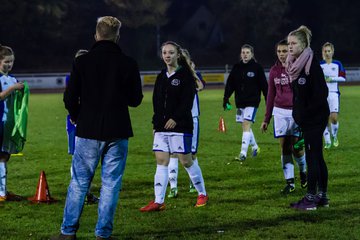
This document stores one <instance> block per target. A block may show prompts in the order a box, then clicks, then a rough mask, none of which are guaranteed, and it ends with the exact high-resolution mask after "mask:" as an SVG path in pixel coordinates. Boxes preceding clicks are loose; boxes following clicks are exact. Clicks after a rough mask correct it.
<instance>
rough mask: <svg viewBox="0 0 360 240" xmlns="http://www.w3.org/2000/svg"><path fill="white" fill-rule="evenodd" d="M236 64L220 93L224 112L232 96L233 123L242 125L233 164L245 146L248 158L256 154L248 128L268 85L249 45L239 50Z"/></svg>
mask: <svg viewBox="0 0 360 240" xmlns="http://www.w3.org/2000/svg"><path fill="white" fill-rule="evenodd" d="M240 60H241V61H240V63H237V64H235V65H234V67H233V68H232V70H231V72H230V75H229V77H228V79H227V82H226V85H225V92H224V100H223V107H224V110H226V109H227V106H228V105H230V102H229V98H230V97H231V95H232V93H233V92H235V105H236V108H237V112H236V122H239V123H241V125H242V130H243V134H242V144H241V151H240V154H239V156H238V157H236V159H237V160H240V161H245V159H246V156H247V151H248V148H249V145H251V146H252V155H253V156H254V157H255V156H257V155H258V154H259V153H260V148H259V147H258V145H257V143H256V140H255V136H254V133H253V131H252V130H251V124H252V123H254V122H255V116H256V111H257V109H258V107H259V104H260V95H261V92H262V93H263V95H264V98H265V100H266V95H267V91H268V90H267V89H268V84H267V81H266V77H265V73H264V69H263V67H262V66H261V65H260V64H259V63H257V62H256V60H255V58H254V48H253V47H252V46H250V45H249V44H245V45H243V46H242V47H241V53H240Z"/></svg>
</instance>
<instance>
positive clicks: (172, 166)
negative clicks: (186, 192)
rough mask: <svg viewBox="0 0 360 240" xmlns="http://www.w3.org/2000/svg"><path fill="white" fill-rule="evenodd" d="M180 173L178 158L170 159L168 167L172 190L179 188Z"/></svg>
mask: <svg viewBox="0 0 360 240" xmlns="http://www.w3.org/2000/svg"><path fill="white" fill-rule="evenodd" d="M178 171H179V160H178V158H170V161H169V165H168V172H169V182H170V188H177V178H178Z"/></svg>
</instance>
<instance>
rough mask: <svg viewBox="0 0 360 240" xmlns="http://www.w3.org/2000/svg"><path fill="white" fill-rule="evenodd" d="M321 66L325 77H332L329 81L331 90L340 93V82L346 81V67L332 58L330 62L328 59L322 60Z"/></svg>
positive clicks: (328, 84)
mask: <svg viewBox="0 0 360 240" xmlns="http://www.w3.org/2000/svg"><path fill="white" fill-rule="evenodd" d="M320 66H321V68H322V70H323V72H324V75H325V78H326V77H330V79H331V81H330V82H327V83H326V84H327V86H328V88H329V92H337V93H339V87H338V82H345V78H346V74H345V69H344V67H343V65H342V64H341V62H340V61H337V60H332V62H331V63H330V64H328V63H326V61H324V60H323V61H321V62H320Z"/></svg>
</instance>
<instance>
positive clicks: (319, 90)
mask: <svg viewBox="0 0 360 240" xmlns="http://www.w3.org/2000/svg"><path fill="white" fill-rule="evenodd" d="M291 86H292V88H293V117H294V120H295V122H296V123H297V124H298V125H299V126H300V127H301V129H302V130H303V131H307V130H313V129H317V128H322V127H324V126H325V125H326V123H327V121H328V120H327V119H328V117H329V114H330V111H329V105H328V102H327V96H328V88H327V86H326V82H325V77H324V73H323V71H322V69H321V67H320V64H319V62H318V61H317V60H316V59H315V57H314V58H313V60H312V62H311V67H310V74H309V75H306V74H305V70H304V69H303V70H302V72H301V73H300V75H299V77H298V78H297V79H296V80H294V81H293V82H292V83H291Z"/></svg>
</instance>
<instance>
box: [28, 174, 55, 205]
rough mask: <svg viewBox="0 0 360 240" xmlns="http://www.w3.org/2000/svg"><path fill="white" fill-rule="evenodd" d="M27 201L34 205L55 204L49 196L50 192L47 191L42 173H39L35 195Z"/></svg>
mask: <svg viewBox="0 0 360 240" xmlns="http://www.w3.org/2000/svg"><path fill="white" fill-rule="evenodd" d="M28 200H29V201H32V202H35V203H52V202H56V200H55V199H53V198H52V197H51V196H50V191H49V187H48V184H47V181H46V176H45V172H44V171H41V172H40V177H39V181H38V185H37V188H36V193H35V195H34V196H33V197H31V198H28Z"/></svg>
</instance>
